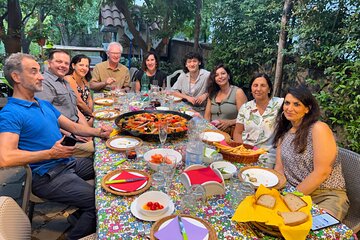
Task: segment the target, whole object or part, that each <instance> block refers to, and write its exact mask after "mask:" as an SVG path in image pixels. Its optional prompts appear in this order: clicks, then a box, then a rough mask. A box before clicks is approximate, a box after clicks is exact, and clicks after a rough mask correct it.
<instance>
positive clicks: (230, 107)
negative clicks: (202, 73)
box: [204, 64, 247, 135]
mask: <svg viewBox="0 0 360 240" xmlns="http://www.w3.org/2000/svg"><path fill="white" fill-rule="evenodd" d="M231 77H232V76H231V72H230V69H229V68H227V67H226V66H225V65H223V64H220V65H218V66H216V67H215V68H214V69H213V70H212V72H211V73H210V76H209V80H208V85H209V88H208V93H209V98H208V99H207V104H206V108H205V115H204V118H205V119H206V120H208V121H212V123H213V124H214V125H215V126H216V127H217V128H218V129H220V130H222V131H225V132H227V133H229V134H230V135H231V134H232V130H233V129H234V127H235V123H236V116H237V114H238V111H239V108H240V107H241V105H243V104H244V103H245V102H246V101H247V98H246V96H245V93H244V91H243V90H242V89H241V88H238V87H236V86H234V85H233V84H232V79H231Z"/></svg>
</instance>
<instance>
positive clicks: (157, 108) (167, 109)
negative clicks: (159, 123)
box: [156, 107, 170, 111]
mask: <svg viewBox="0 0 360 240" xmlns="http://www.w3.org/2000/svg"><path fill="white" fill-rule="evenodd" d="M156 110H159V111H169V110H170V108H168V107H156Z"/></svg>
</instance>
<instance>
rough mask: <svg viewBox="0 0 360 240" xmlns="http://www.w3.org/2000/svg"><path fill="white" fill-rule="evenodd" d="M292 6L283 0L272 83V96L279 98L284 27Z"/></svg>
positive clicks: (284, 36) (284, 38) (286, 0)
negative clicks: (273, 80) (273, 81)
mask: <svg viewBox="0 0 360 240" xmlns="http://www.w3.org/2000/svg"><path fill="white" fill-rule="evenodd" d="M292 6H293V0H285V2H284V8H283V13H282V17H281V31H280V35H279V44H278V54H277V60H276V70H275V83H274V93H273V94H274V96H280V94H281V86H282V78H283V65H284V63H283V61H284V55H283V50H284V49H285V44H286V39H287V33H288V31H287V30H286V26H287V23H288V20H289V17H290V13H291V10H292Z"/></svg>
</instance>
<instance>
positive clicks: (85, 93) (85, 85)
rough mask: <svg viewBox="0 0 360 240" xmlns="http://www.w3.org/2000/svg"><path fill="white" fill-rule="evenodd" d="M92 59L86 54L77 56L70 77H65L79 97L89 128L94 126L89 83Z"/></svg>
mask: <svg viewBox="0 0 360 240" xmlns="http://www.w3.org/2000/svg"><path fill="white" fill-rule="evenodd" d="M90 61H91V60H90V58H89V57H88V56H86V55H84V54H79V55H76V56H74V57H73V58H72V60H71V63H70V69H69V72H68V75H67V76H65V77H64V79H65V80H67V81H68V82H69V83H70V86H71V88H72V90H73V91H74V93H75V94H76V96H77V106H78V108H79V110H80V112H81V113H82V114H83V115H84V116H85V118H86V120H87V122H88V124H89V126H92V125H93V122H94V118H93V115H92V113H93V105H94V103H93V99H92V97H91V92H90V86H89V82H88V81H90V79H91V73H90V71H89V70H90Z"/></svg>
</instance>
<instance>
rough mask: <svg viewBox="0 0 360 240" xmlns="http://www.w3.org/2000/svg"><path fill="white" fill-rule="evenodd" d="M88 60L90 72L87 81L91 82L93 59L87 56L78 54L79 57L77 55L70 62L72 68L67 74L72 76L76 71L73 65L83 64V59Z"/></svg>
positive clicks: (86, 77) (87, 74)
mask: <svg viewBox="0 0 360 240" xmlns="http://www.w3.org/2000/svg"><path fill="white" fill-rule="evenodd" d="M84 58H85V59H87V60H89V71H88V72H87V73H86V75H85V79H86V81H90V80H91V72H90V63H91V59H90V58H89V57H88V56H86V55H85V54H78V55H75V56H74V57H73V58H72V59H71V62H70V68H69V72H68V73H67V75H70V74H72V73H73V72H74V71H75V69H74V68H73V67H72V64H77V63H79V62H81V60H82V59H84Z"/></svg>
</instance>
